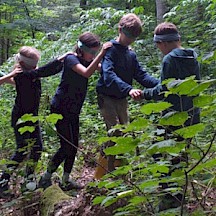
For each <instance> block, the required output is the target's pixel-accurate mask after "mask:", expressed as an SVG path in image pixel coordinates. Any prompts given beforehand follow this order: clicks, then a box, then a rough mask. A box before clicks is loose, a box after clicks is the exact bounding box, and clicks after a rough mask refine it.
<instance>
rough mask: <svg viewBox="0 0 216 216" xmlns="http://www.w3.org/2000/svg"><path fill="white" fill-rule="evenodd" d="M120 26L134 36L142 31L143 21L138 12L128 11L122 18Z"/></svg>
mask: <svg viewBox="0 0 216 216" xmlns="http://www.w3.org/2000/svg"><path fill="white" fill-rule="evenodd" d="M119 28H121V29H122V28H125V29H126V30H127V31H129V32H131V33H132V35H133V36H135V37H138V36H139V35H140V34H141V32H142V22H141V20H140V18H139V17H138V16H137V15H136V14H133V13H128V14H126V15H124V16H123V17H122V18H121V19H120V21H119Z"/></svg>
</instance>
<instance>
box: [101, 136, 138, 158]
mask: <svg viewBox="0 0 216 216" xmlns="http://www.w3.org/2000/svg"><path fill="white" fill-rule="evenodd" d="M139 141H140V140H139V139H133V138H132V137H118V138H117V139H116V144H115V145H114V146H112V147H109V148H106V149H105V150H104V152H105V154H106V155H118V154H124V153H127V152H130V151H132V150H134V149H135V148H136V147H137V145H138V143H139Z"/></svg>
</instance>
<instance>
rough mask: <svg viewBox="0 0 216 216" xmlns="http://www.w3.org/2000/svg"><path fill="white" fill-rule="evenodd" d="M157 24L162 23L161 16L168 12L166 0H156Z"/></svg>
mask: <svg viewBox="0 0 216 216" xmlns="http://www.w3.org/2000/svg"><path fill="white" fill-rule="evenodd" d="M155 3H156V14H157V23H161V22H163V21H164V19H163V15H164V14H165V13H166V12H167V11H168V4H167V0H156V1H155Z"/></svg>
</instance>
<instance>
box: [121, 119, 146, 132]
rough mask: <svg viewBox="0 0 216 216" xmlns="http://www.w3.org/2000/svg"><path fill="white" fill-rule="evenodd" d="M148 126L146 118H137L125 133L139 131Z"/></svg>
mask: <svg viewBox="0 0 216 216" xmlns="http://www.w3.org/2000/svg"><path fill="white" fill-rule="evenodd" d="M147 126H148V120H147V119H144V118H137V119H135V120H134V121H132V122H131V123H130V124H129V125H128V126H127V127H126V128H125V129H124V130H123V132H128V131H139V130H142V129H145V128H146V127H147Z"/></svg>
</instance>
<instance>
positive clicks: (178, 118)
mask: <svg viewBox="0 0 216 216" xmlns="http://www.w3.org/2000/svg"><path fill="white" fill-rule="evenodd" d="M187 119H188V113H187V112H175V111H172V112H168V113H167V114H166V115H164V116H163V117H162V118H161V119H160V121H159V123H160V124H161V125H172V126H180V125H183V124H184V123H185V121H186V120H187Z"/></svg>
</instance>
